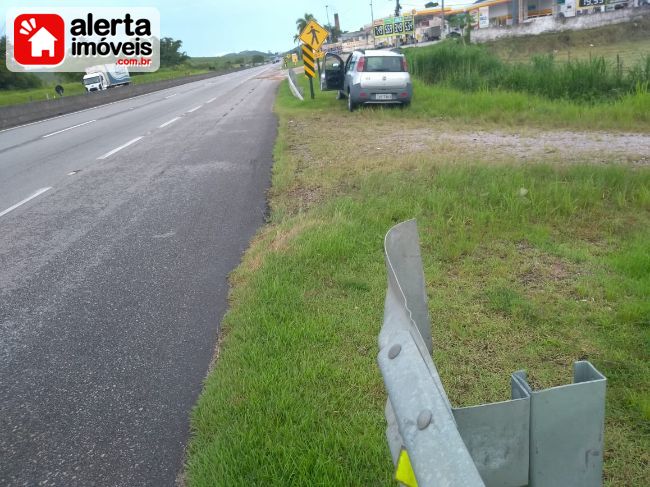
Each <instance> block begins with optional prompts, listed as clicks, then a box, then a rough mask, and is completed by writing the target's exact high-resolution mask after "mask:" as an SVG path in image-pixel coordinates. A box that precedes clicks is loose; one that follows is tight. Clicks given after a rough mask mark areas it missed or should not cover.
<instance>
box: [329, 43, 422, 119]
mask: <svg viewBox="0 0 650 487" xmlns="http://www.w3.org/2000/svg"><path fill="white" fill-rule="evenodd" d="M323 66H324V69H323V71H324V73H323V74H324V76H323V79H321V88H322V89H323V90H338V97H339V98H343V97H347V99H348V109H349V110H350V111H352V110H354V109H355V108H356V107H357V106H358V105H361V104H366V103H373V104H379V103H381V104H399V105H402V106H406V105H408V104H409V103H411V98H412V96H413V85H412V83H411V77H410V76H409V73H408V67H407V65H406V59H405V58H404V55H403V54H400V53H396V52H393V51H379V50H365V51H354V52H353V53H352V54H351V55H350V56H349V57H348V59H347V61H345V62H343V59H342V58H341V57H340V56H337V55H336V54H330V53H327V54H326V55H325V59H324V61H323Z"/></svg>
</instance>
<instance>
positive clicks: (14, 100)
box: [0, 68, 208, 106]
mask: <svg viewBox="0 0 650 487" xmlns="http://www.w3.org/2000/svg"><path fill="white" fill-rule="evenodd" d="M207 72H208V70H207V69H195V68H183V69H159V70H158V71H156V72H154V73H143V74H138V75H135V76H133V75H132V76H131V83H133V84H134V85H139V84H143V83H151V82H154V81H162V80H166V79H173V78H182V77H184V76H191V75H193V74H202V73H207ZM79 76H80V79H79V82H78V83H76V82H74V83H56V82H51V83H48V84H47V85H46V86H43V87H41V88H32V89H29V90H0V106H2V105H18V104H20V103H29V102H32V101H41V100H47V99H48V97H49V98H50V99H51V98H56V97H57V96H58V95H56V93H55V91H54V87H55V86H56V85H57V84H61V86H63V89H64V90H65V91H64V96H70V95H79V94H83V93H85V91H86V89H85V88H84V86H83V84H82V83H81V77H82V75H79Z"/></svg>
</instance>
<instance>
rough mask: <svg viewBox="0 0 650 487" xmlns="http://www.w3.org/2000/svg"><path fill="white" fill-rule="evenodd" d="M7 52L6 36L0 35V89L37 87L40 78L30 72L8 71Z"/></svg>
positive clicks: (39, 83) (39, 84)
mask: <svg viewBox="0 0 650 487" xmlns="http://www.w3.org/2000/svg"><path fill="white" fill-rule="evenodd" d="M6 52H7V37H6V36H2V37H0V58H1V59H2V61H0V90H21V89H26V88H38V87H40V86H41V85H42V83H41V79H40V78H39V77H37V76H35V75H33V74H30V73H14V72H13V71H9V69H8V68H7V65H6V64H5V59H7V58H6V57H5V56H6Z"/></svg>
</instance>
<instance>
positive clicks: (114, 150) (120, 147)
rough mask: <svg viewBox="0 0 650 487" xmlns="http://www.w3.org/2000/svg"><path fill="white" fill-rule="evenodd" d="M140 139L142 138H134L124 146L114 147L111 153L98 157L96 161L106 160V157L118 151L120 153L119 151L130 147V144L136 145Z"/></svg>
mask: <svg viewBox="0 0 650 487" xmlns="http://www.w3.org/2000/svg"><path fill="white" fill-rule="evenodd" d="M141 138H142V137H136V138H135V139H132V140H129V141H128V142H127V143H126V144H123V145H121V146H119V147H116V148H115V149H113V150H112V151H110V152H107V153H106V154H104V155H103V156H99V157H98V158H97V159H106V158H107V157H111V156H112V155H113V154H115V153H116V152H118V151H121V150H122V149H124V148H125V147H128V146H130V145H131V144H135V143H136V142H137V141H138V140H140V139H141Z"/></svg>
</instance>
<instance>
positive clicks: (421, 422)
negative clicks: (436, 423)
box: [418, 409, 432, 430]
mask: <svg viewBox="0 0 650 487" xmlns="http://www.w3.org/2000/svg"><path fill="white" fill-rule="evenodd" d="M431 419H432V415H431V411H429V410H428V409H425V410H423V411H421V412H420V414H419V415H418V429H420V430H423V429H425V428H426V427H427V426H429V425H430V424H431Z"/></svg>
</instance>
